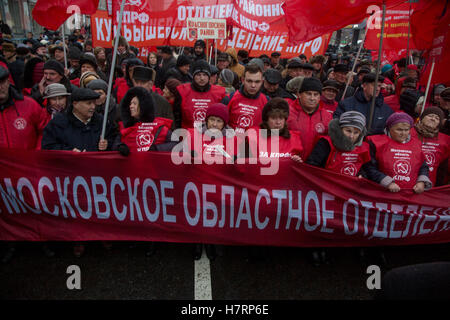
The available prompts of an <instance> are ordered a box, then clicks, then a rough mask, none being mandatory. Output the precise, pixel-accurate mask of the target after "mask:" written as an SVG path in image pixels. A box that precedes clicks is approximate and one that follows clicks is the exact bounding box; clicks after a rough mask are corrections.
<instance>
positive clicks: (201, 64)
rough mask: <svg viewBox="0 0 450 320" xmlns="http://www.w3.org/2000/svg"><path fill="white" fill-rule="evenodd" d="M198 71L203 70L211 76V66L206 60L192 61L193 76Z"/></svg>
mask: <svg viewBox="0 0 450 320" xmlns="http://www.w3.org/2000/svg"><path fill="white" fill-rule="evenodd" d="M199 72H204V73H206V74H207V75H208V77H211V67H210V66H209V63H208V62H206V60H203V59H200V60H197V61H195V62H194V65H193V67H192V76H195V75H196V74H197V73H199Z"/></svg>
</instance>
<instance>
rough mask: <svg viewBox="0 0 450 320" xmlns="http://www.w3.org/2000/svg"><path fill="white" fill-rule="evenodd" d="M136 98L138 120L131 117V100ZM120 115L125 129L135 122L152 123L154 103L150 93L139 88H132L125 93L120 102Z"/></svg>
mask: <svg viewBox="0 0 450 320" xmlns="http://www.w3.org/2000/svg"><path fill="white" fill-rule="evenodd" d="M134 97H137V99H138V100H139V109H140V111H139V112H140V113H139V119H134V118H132V117H131V112H130V104H131V100H132V99H133V98H134ZM120 115H121V116H122V121H123V124H124V127H125V128H128V127H131V126H133V125H134V124H135V123H136V122H153V120H155V101H154V100H153V97H152V95H151V93H150V92H149V91H148V90H146V89H144V88H141V87H133V88H131V89H130V90H128V91H127V93H126V94H125V97H123V99H122V101H121V102H120Z"/></svg>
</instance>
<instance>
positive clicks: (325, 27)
mask: <svg viewBox="0 0 450 320" xmlns="http://www.w3.org/2000/svg"><path fill="white" fill-rule="evenodd" d="M384 2H385V3H386V7H389V8H390V7H392V6H395V5H398V4H399V3H402V2H404V0H385V1H384ZM382 4H383V1H381V0H334V1H329V0H292V1H286V2H285V3H284V7H283V8H284V12H285V14H286V22H287V25H288V28H289V41H290V42H292V43H294V44H297V43H300V42H303V41H308V40H311V39H314V38H316V37H318V36H320V35H323V34H326V33H329V32H333V31H335V30H339V29H341V28H343V27H345V26H347V25H349V24H352V23H359V22H360V21H361V20H363V19H364V18H365V17H367V16H368V15H369V14H371V13H372V12H373V11H374V10H368V7H369V6H370V5H378V6H380V7H381V5H382ZM367 11H369V13H367Z"/></svg>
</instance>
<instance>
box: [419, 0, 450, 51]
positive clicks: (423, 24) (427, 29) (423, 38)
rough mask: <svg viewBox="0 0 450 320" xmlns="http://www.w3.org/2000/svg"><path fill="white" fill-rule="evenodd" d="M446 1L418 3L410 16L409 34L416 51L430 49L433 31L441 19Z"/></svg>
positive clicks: (429, 0)
mask: <svg viewBox="0 0 450 320" xmlns="http://www.w3.org/2000/svg"><path fill="white" fill-rule="evenodd" d="M446 2H447V1H442V0H428V1H423V0H422V1H420V2H419V4H418V5H417V7H416V9H415V10H414V13H413V14H412V15H411V34H412V38H413V40H414V43H415V45H416V47H417V48H418V49H428V48H431V46H432V42H433V38H434V31H435V29H436V27H437V26H438V21H439V19H440V18H441V17H442V15H443V12H444V9H445V7H446Z"/></svg>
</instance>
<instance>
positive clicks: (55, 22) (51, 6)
mask: <svg viewBox="0 0 450 320" xmlns="http://www.w3.org/2000/svg"><path fill="white" fill-rule="evenodd" d="M98 1H99V0H77V1H75V0H38V1H37V3H36V5H35V6H34V9H33V12H32V15H33V19H34V20H36V22H37V23H38V24H40V25H41V26H43V27H45V28H47V29H49V30H57V29H58V28H59V27H60V26H61V24H63V23H64V21H66V20H67V19H68V18H69V17H70V16H71V15H72V14H74V13H79V14H93V13H95V11H97V7H98Z"/></svg>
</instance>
